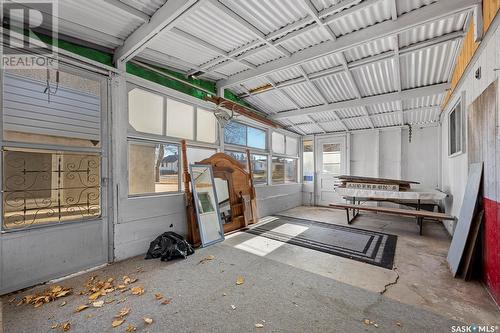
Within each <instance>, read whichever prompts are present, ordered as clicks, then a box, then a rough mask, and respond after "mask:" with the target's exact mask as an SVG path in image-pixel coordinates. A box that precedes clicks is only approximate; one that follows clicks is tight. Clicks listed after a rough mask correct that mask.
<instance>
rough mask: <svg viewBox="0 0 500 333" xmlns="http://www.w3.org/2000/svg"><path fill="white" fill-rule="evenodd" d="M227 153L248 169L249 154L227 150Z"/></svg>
mask: <svg viewBox="0 0 500 333" xmlns="http://www.w3.org/2000/svg"><path fill="white" fill-rule="evenodd" d="M226 154H227V155H229V156H231V157H232V158H234V159H235V160H237V161H238V162H240V165H241V167H242V168H243V169H245V170H248V160H247V154H246V153H242V152H239V151H229V150H227V151H226Z"/></svg>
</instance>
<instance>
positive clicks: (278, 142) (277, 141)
mask: <svg viewBox="0 0 500 333" xmlns="http://www.w3.org/2000/svg"><path fill="white" fill-rule="evenodd" d="M271 138H272V141H273V152H274V153H276V154H284V153H285V136H284V135H283V134H281V133H278V132H273V135H272V136H271Z"/></svg>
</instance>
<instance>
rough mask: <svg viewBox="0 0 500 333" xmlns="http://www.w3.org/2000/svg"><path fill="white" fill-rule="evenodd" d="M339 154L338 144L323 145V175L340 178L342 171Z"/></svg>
mask: <svg viewBox="0 0 500 333" xmlns="http://www.w3.org/2000/svg"><path fill="white" fill-rule="evenodd" d="M341 153H342V147H341V145H340V144H337V143H326V144H324V145H323V170H322V172H323V173H327V174H331V175H339V176H340V171H341V170H342V164H341V163H342V162H341V161H342V159H341Z"/></svg>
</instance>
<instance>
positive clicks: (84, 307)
mask: <svg viewBox="0 0 500 333" xmlns="http://www.w3.org/2000/svg"><path fill="white" fill-rule="evenodd" d="M88 307H89V306H88V305H80V306H78V307H77V308H76V309H75V312H81V311H83V310H85V309H88Z"/></svg>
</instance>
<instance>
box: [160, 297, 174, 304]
mask: <svg viewBox="0 0 500 333" xmlns="http://www.w3.org/2000/svg"><path fill="white" fill-rule="evenodd" d="M170 303H172V299H171V298H165V300H164V301H163V302H161V304H163V305H167V304H170Z"/></svg>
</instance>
